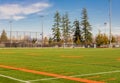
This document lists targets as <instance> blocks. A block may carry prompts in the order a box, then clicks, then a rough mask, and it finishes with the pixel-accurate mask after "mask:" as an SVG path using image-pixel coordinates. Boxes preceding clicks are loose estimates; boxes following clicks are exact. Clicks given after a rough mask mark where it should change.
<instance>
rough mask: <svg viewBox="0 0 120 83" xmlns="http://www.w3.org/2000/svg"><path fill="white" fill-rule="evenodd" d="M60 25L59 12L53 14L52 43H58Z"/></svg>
mask: <svg viewBox="0 0 120 83" xmlns="http://www.w3.org/2000/svg"><path fill="white" fill-rule="evenodd" d="M60 23H61V18H60V14H59V12H58V11H57V12H56V13H55V16H54V25H53V28H52V31H53V41H54V42H60V40H61V39H60V35H61V33H60Z"/></svg>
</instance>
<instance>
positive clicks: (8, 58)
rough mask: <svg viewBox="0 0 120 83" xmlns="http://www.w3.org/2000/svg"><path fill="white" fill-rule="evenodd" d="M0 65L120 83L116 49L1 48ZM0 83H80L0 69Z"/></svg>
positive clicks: (119, 65)
mask: <svg viewBox="0 0 120 83" xmlns="http://www.w3.org/2000/svg"><path fill="white" fill-rule="evenodd" d="M0 65H7V66H13V67H17V68H26V69H32V70H37V71H42V72H49V73H55V74H60V75H65V76H72V77H76V78H84V79H89V80H95V81H100V82H105V83H120V49H118V48H117V49H112V48H111V49H110V48H109V49H108V48H105V49H104V48H98V49H94V48H91V49H85V48H65V49H64V48H43V49H38V48H34V49H27V48H25V49H20V48H16V49H12V48H11V49H7V48H1V49H0ZM0 83H80V82H77V81H71V80H67V79H62V78H55V77H52V76H45V75H37V74H32V73H27V72H22V71H18V70H12V69H6V68H0ZM81 83H82V82H81Z"/></svg>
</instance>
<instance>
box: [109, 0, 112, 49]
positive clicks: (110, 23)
mask: <svg viewBox="0 0 120 83" xmlns="http://www.w3.org/2000/svg"><path fill="white" fill-rule="evenodd" d="M111 6H112V3H111V0H109V28H110V30H109V40H110V44H109V47H110V48H111V47H112V43H111V41H112V33H111V28H112V21H111V13H112V9H111Z"/></svg>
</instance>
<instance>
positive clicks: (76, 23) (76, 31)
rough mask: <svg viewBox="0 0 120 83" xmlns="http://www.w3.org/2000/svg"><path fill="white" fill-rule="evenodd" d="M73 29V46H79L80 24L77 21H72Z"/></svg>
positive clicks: (80, 38) (80, 40)
mask: <svg viewBox="0 0 120 83" xmlns="http://www.w3.org/2000/svg"><path fill="white" fill-rule="evenodd" d="M74 27H75V32H74V38H73V41H74V43H75V44H80V42H82V36H81V30H80V23H79V21H78V20H76V21H74Z"/></svg>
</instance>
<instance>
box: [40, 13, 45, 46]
mask: <svg viewBox="0 0 120 83" xmlns="http://www.w3.org/2000/svg"><path fill="white" fill-rule="evenodd" d="M40 17H41V26H42V29H41V30H42V34H41V35H42V42H41V47H43V17H44V16H42V15H41V16H40Z"/></svg>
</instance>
